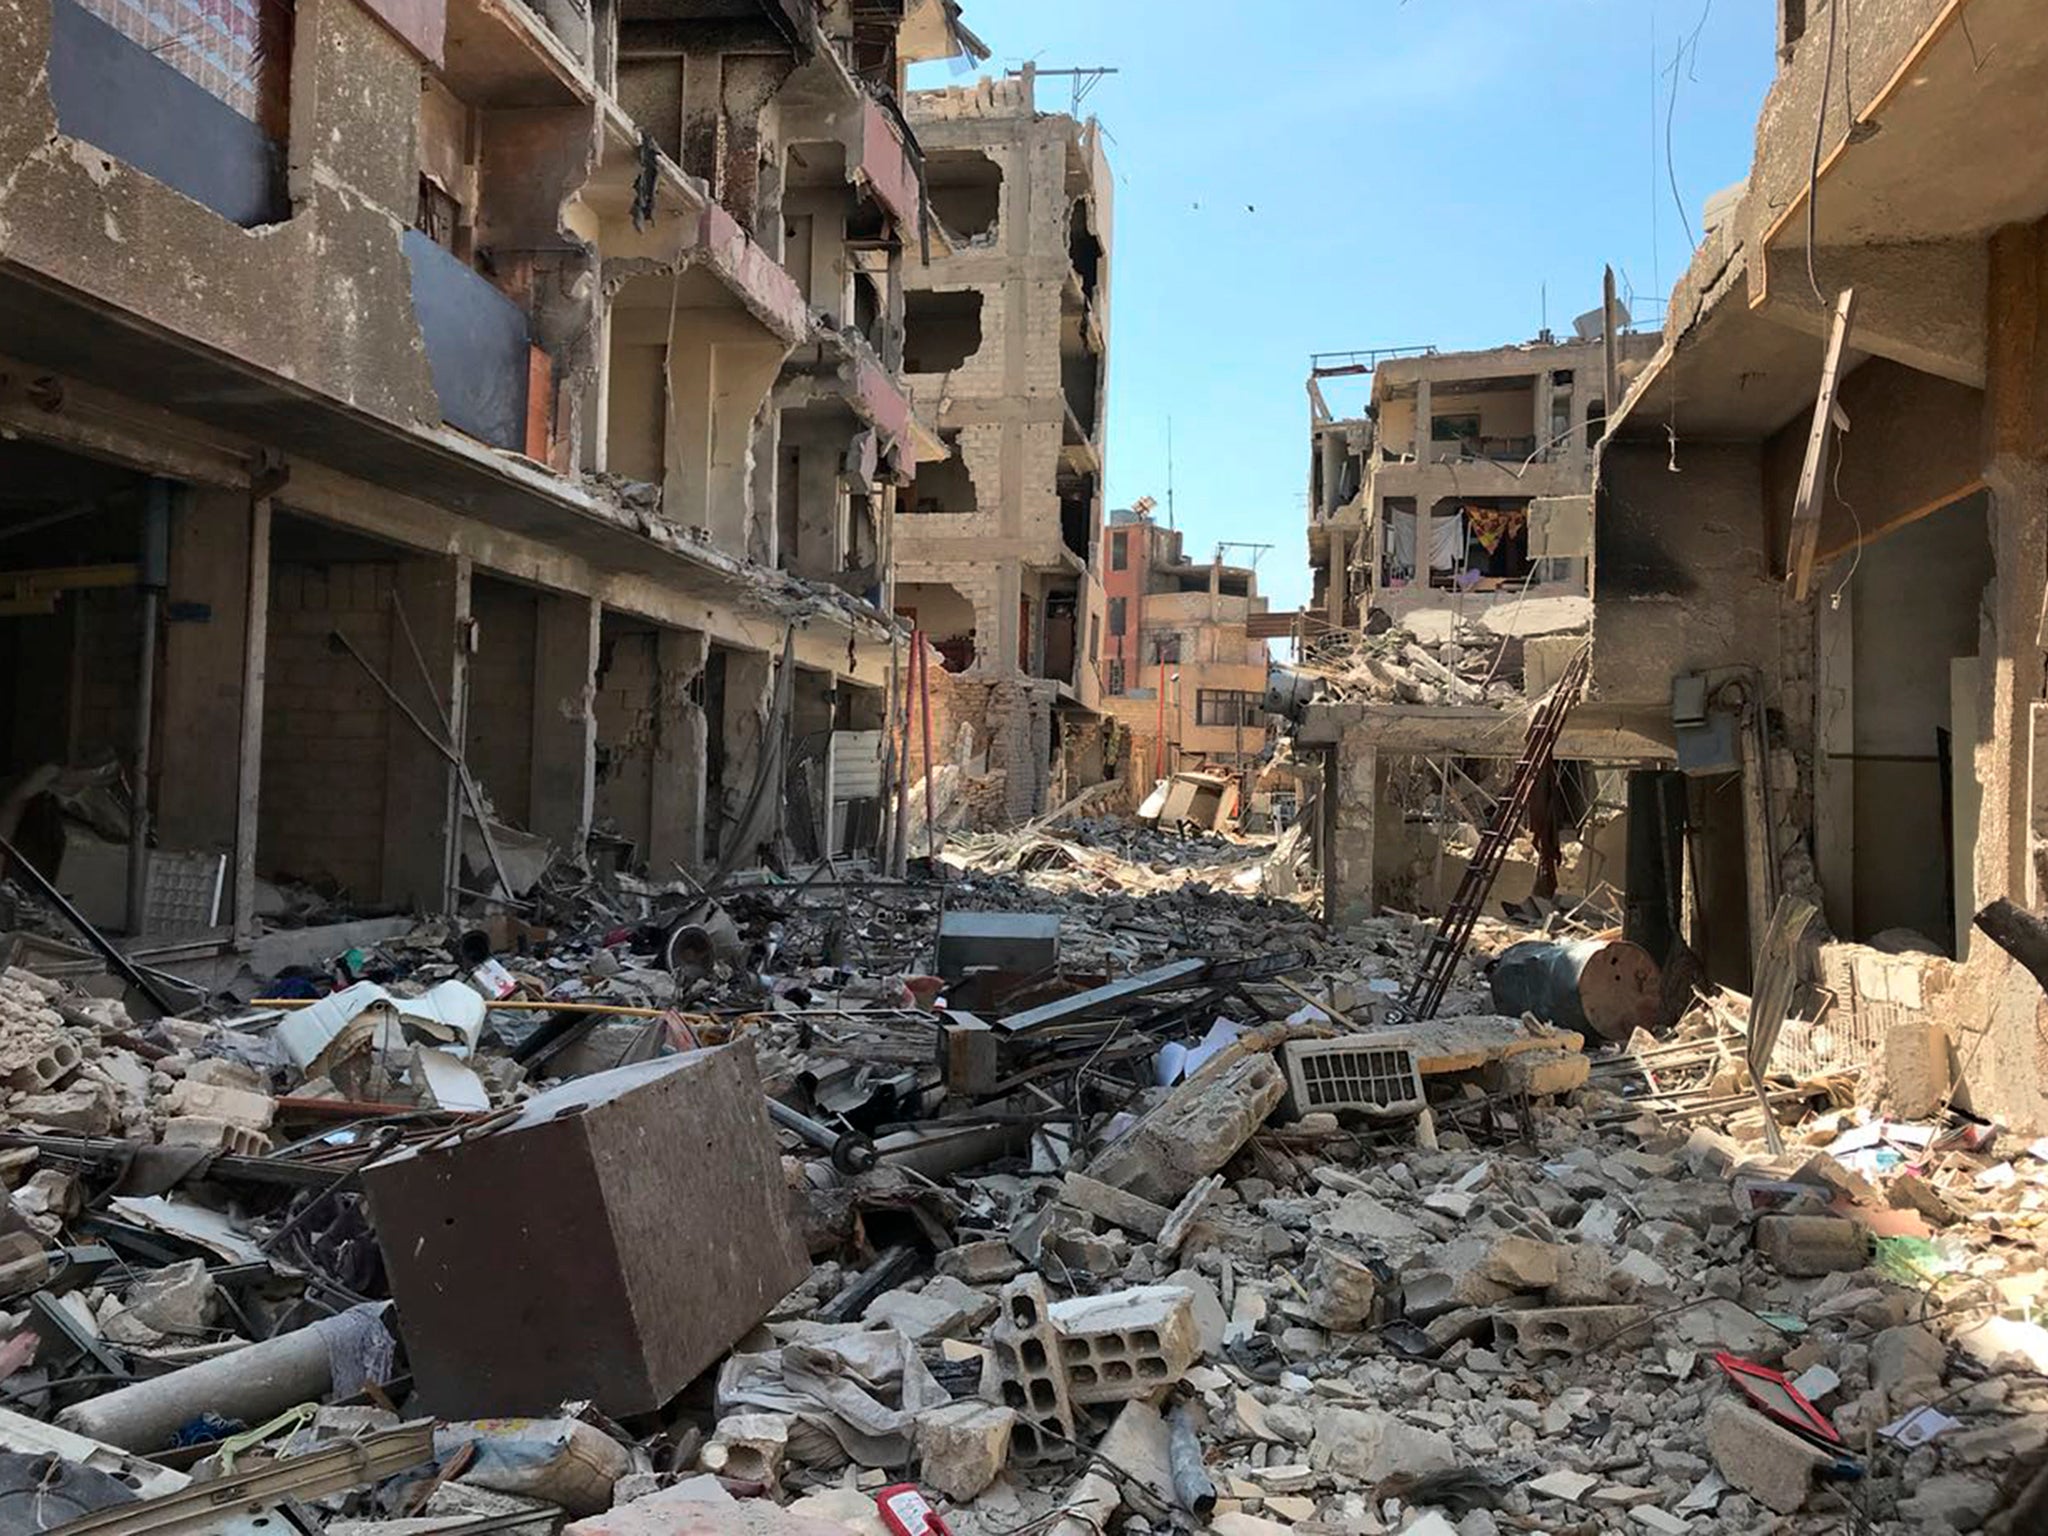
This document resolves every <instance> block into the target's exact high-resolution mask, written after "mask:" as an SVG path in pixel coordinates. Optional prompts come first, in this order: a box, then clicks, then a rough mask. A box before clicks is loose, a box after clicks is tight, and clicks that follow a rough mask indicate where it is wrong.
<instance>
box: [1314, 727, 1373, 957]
mask: <svg viewBox="0 0 2048 1536" xmlns="http://www.w3.org/2000/svg"><path fill="white" fill-rule="evenodd" d="M1378 801H1379V751H1378V749H1377V748H1375V747H1374V746H1373V745H1372V744H1371V741H1370V739H1369V738H1368V737H1367V736H1366V734H1365V732H1364V731H1363V730H1361V729H1359V728H1357V727H1353V728H1352V729H1349V730H1346V731H1345V732H1343V734H1342V735H1341V736H1340V737H1339V738H1338V742H1337V745H1336V746H1335V747H1334V748H1333V749H1331V752H1330V754H1329V757H1328V759H1327V760H1326V768H1325V772H1324V777H1323V818H1324V820H1323V825H1324V827H1325V829H1326V830H1325V849H1326V851H1327V854H1328V858H1327V860H1326V861H1325V863H1324V865H1323V915H1324V919H1325V921H1327V922H1329V923H1331V924H1333V925H1337V926H1343V925H1347V924H1350V923H1356V922H1359V921H1361V920H1363V919H1365V918H1368V917H1371V916H1372V915H1373V911H1374V907H1373V886H1372V880H1373V857H1374V851H1375V850H1374V833H1375V823H1376V822H1377V819H1378V810H1379V806H1378Z"/></svg>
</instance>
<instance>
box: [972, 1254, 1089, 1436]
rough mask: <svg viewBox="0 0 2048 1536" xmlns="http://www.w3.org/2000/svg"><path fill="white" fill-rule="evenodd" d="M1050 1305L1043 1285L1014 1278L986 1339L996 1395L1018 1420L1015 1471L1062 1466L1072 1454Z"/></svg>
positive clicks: (1031, 1278)
mask: <svg viewBox="0 0 2048 1536" xmlns="http://www.w3.org/2000/svg"><path fill="white" fill-rule="evenodd" d="M1050 1305H1051V1303H1050V1301H1049V1300H1048V1298H1047V1296H1046V1291H1045V1281H1044V1280H1042V1279H1041V1278H1039V1276H1037V1275H1035V1274H1029V1275H1019V1276H1018V1277H1017V1278H1016V1279H1015V1280H1012V1281H1011V1282H1010V1283H1009V1284H1008V1285H1006V1286H1004V1287H1003V1293H1002V1301H1001V1303H1000V1305H999V1307H998V1309H997V1312H996V1323H995V1327H994V1328H993V1329H992V1330H990V1334H989V1345H990V1347H991V1349H993V1351H994V1353H995V1364H996V1370H995V1383H994V1386H995V1390H996V1392H997V1394H998V1396H999V1397H1000V1399H1001V1401H1002V1403H1003V1405H1004V1406H1005V1407H1007V1408H1009V1409H1011V1410H1012V1411H1013V1412H1015V1414H1016V1415H1017V1422H1016V1424H1015V1426H1014V1427H1013V1428H1012V1430H1011V1436H1010V1459H1011V1460H1012V1461H1014V1462H1016V1463H1017V1464H1018V1465H1020V1466H1032V1465H1035V1464H1037V1463H1040V1462H1047V1461H1065V1460H1067V1459H1068V1458H1069V1457H1071V1456H1072V1455H1073V1454H1074V1447H1073V1444H1072V1442H1073V1439H1074V1405H1073V1399H1072V1398H1071V1397H1070V1396H1069V1395H1068V1392H1067V1373H1066V1369H1065V1367H1064V1365H1063V1364H1062V1363H1061V1360H1060V1339H1059V1334H1058V1332H1057V1331H1056V1330H1055V1329H1054V1328H1053V1325H1052V1318H1051V1316H1050V1310H1049V1309H1050Z"/></svg>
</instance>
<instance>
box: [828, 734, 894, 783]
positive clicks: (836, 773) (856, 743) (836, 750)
mask: <svg viewBox="0 0 2048 1536" xmlns="http://www.w3.org/2000/svg"><path fill="white" fill-rule="evenodd" d="M881 794H882V733H881V732H880V731H834V732H833V733H832V798H833V799H834V800H876V799H880V798H881Z"/></svg>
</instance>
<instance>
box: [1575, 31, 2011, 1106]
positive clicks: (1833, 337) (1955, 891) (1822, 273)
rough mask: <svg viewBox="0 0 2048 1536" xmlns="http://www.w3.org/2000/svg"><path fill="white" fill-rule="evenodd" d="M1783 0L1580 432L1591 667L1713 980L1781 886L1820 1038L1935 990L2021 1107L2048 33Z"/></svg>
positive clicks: (1986, 1096) (1861, 1043) (1954, 1040)
mask: <svg viewBox="0 0 2048 1536" xmlns="http://www.w3.org/2000/svg"><path fill="white" fill-rule="evenodd" d="M1779 9H1780V40H1781V45H1782V46H1781V63H1780V67H1779V69H1778V73H1777V78H1776V79H1775V81H1774V82H1773V84H1772V86H1771V90H1770V94H1769V96H1768V97H1767V99H1766V101H1765V103H1764V107H1763V112H1762V115H1761V118H1760V128H1759V132H1758V137H1757V149H1756V157H1755V161H1754V164H1753V165H1752V167H1751V170H1750V174H1749V178H1748V181H1747V184H1746V187H1745V188H1744V189H1743V192H1742V195H1741V198H1740V201H1739V202H1738V203H1736V204H1735V206H1734V207H1733V208H1732V210H1731V211H1730V212H1729V213H1728V214H1727V215H1726V216H1725V217H1724V218H1723V219H1722V220H1721V221H1720V222H1719V223H1718V224H1716V225H1715V226H1714V227H1712V228H1710V229H1708V230H1707V231H1706V232H1705V238H1704V241H1703V243H1702V245H1701V247H1700V250H1699V251H1698V253H1697V254H1696V256H1695V257H1694V259H1693V262H1692V265H1691V267H1690V268H1689V269H1688V271H1687V272H1686V273H1685V275H1684V276H1683V277H1682V278H1681V279H1680V280H1679V282H1678V284H1677V286H1676V287H1675V288H1674V289H1673V291H1672V295H1671V302H1670V306H1669V309H1668V312H1667V320H1666V323H1665V328H1664V337H1663V345H1662V348H1661V350H1660V351H1659V353H1658V355H1657V357H1656V358H1655V360H1654V361H1652V362H1651V364H1650V365H1649V366H1648V367H1647V368H1646V369H1645V370H1644V372H1643V374H1642V376H1641V377H1640V378H1639V379H1638V380H1637V381H1636V383H1635V385H1634V386H1633V388H1632V389H1631V390H1630V392H1629V394H1628V396H1627V398H1626V399H1625V400H1624V401H1622V402H1621V403H1620V406H1619V408H1618V409H1617V410H1616V412H1615V413H1614V418H1613V420H1612V422H1611V423H1610V433H1609V436H1608V438H1607V440H1606V442H1605V444H1604V447H1603V451H1602V453H1601V455H1600V464H1599V484H1598V492H1597V516H1596V525H1595V541H1596V552H1595V563H1596V566H1597V568H1598V570H1599V572H1600V575H1599V585H1598V603H1597V608H1596V614H1595V620H1594V626H1593V635H1594V650H1593V694H1594V698H1595V700H1596V701H1597V704H1598V708H1599V710H1600V712H1601V715H1602V716H1603V717H1608V718H1612V719H1614V720H1616V721H1617V722H1620V721H1627V722H1629V724H1628V725H1627V726H1626V728H1627V729H1630V730H1633V731H1636V732H1639V733H1640V734H1641V735H1642V736H1644V737H1645V738H1646V739H1648V740H1654V741H1655V742H1656V743H1657V744H1658V747H1659V751H1658V754H1657V755H1658V757H1659V759H1660V760H1661V763H1662V764H1664V765H1670V766H1675V767H1676V768H1677V769H1679V770H1682V771H1684V772H1685V773H1686V774H1687V775H1688V777H1687V778H1686V779H1685V780H1683V781H1682V784H1683V789H1684V792H1683V793H1681V794H1680V795H1679V796H1678V797H1677V801H1678V810H1677V811H1676V813H1675V814H1673V815H1672V816H1671V817H1670V819H1669V820H1668V821H1667V822H1666V823H1665V830H1664V832H1663V839H1664V841H1665V845H1666V846H1671V845H1675V843H1676V841H1677V840H1679V839H1682V840H1683V842H1684V843H1685V844H1686V845H1687V846H1688V847H1689V848H1690V849H1691V850H1692V853H1691V859H1692V861H1693V862H1692V865H1691V875H1690V882H1689V888H1690V890H1691V896H1690V898H1689V901H1688V903H1687V907H1686V910H1685V912H1684V914H1683V916H1684V928H1683V937H1684V938H1685V939H1686V940H1687V941H1688V942H1689V943H1690V945H1691V946H1692V948H1693V949H1694V950H1696V951H1697V952H1698V953H1699V954H1700V955H1701V956H1702V957H1703V959H1704V962H1705V967H1706V970H1707V973H1708V974H1709V975H1710V976H1712V977H1714V978H1716V979H1722V980H1727V981H1730V982H1732V983H1735V984H1740V983H1741V980H1742V978H1744V977H1745V976H1746V975H1747V974H1748V973H1749V970H1750V966H1751V962H1752V959H1753V957H1754V955H1755V954H1756V952H1757V947H1758V945H1759V944H1760V943H1761V942H1762V939H1763V935H1764V930H1765V927H1766V925H1767V922H1768V919H1769V917H1770V914H1771V912H1772V910H1773V906H1774V904H1775V903H1776V901H1777V900H1778V898H1779V896H1780V895H1782V894H1784V893H1787V892H1790V893H1794V894H1800V895H1805V896H1807V897H1808V898H1810V899H1812V900H1814V901H1816V902H1817V903H1818V904H1819V906H1820V907H1821V909H1822V912H1823V914H1824V918H1825V925H1824V926H1825V929H1826V930H1827V932H1828V934H1829V935H1831V937H1832V939H1833V941H1835V942H1832V943H1827V944H1823V945H1820V946H1818V947H1817V948H1815V949H1813V950H1812V952H1810V953H1808V954H1807V955H1806V957H1805V974H1806V975H1807V977H1808V978H1809V979H1810V980H1811V981H1813V982H1814V983H1815V984H1816V985H1817V986H1820V987H1823V988H1825V989H1827V990H1828V991H1829V992H1830V993H1831V994H1832V995H1833V997H1834V998H1835V1003H1834V1006H1833V1009H1832V1012H1831V1013H1830V1015H1829V1020H1828V1022H1829V1024H1830V1026H1831V1027H1832V1029H1833V1030H1834V1032H1835V1034H1836V1037H1837V1039H1838V1041H1839V1046H1840V1049H1841V1050H1842V1051H1843V1052H1844V1053H1845V1054H1860V1055H1867V1054H1869V1053H1872V1052H1874V1051H1882V1050H1883V1048H1884V1042H1885V1041H1886V1039H1887V1037H1888V1033H1889V1032H1890V1031H1892V1030H1895V1029H1898V1028H1900V1027H1902V1026H1905V1025H1910V1024H1914V1023H1919V1024H1922V1025H1924V1024H1926V1023H1927V1022H1929V1021H1933V1022H1937V1023H1939V1024H1941V1025H1943V1026H1945V1027H1946V1030H1947V1031H1948V1034H1949V1045H1950V1046H1951V1047H1952V1049H1953V1053H1954V1066H1955V1069H1956V1070H1957V1071H1958V1072H1959V1073H1960V1075H1961V1079H1962V1081H1963V1083H1964V1084H1965V1089H1964V1091H1965V1094H1966V1102H1968V1103H1970V1104H1971V1105H1973V1106H1974V1107H1975V1108H1977V1109H1978V1110H1979V1111H1980V1112H1982V1113H1986V1114H1994V1115H1999V1116H2004V1117H2010V1118H2014V1119H2017V1120H2018V1121H2020V1122H2022V1123H2027V1122H2038V1121H2039V1120H2040V1119H2041V1118H2042V1114H2043V1111H2044V1109H2048V1073H2044V1072H2043V1071H2042V1069H2041V1063H2042V1061H2043V1045H2044V1036H2043V1034H2042V1029H2041V1025H2040V1023H2039V1018H2038V1013H2039V1007H2040V997H2039V988H2038V986H2037V984H2036V983H2035V981H2034V980H2033V978H2032V977H2031V976H2029V975H2028V974H2027V972H2026V971H2024V970H2023V969H2021V968H2020V967H2019V966H2018V965H2016V964H2015V963H2014V961H2013V960H2012V958H2011V957H2009V956H2008V955H2007V954H2005V953H2004V952H2003V951H2002V950H2001V949H2000V948H1999V947H1998V946H1997V945H1995V944H1992V943H1990V942H1987V940H1986V938H1985V937H1984V935H1983V934H1982V933H1975V934H1973V933H1972V932H1971V927H1972V916H1973V914H1975V913H1977V912H1978V911H1979V910H1980V909H1981V908H1983V907H1984V906H1985V905H1986V904H1987V903H1989V902H1991V901H1993V900H1994V899H1995V898H2000V897H2005V898H2009V899H2010V900H2011V901H2012V902H2013V903H2015V904H2016V905H2017V906H2019V907H2022V908H2026V909H2029V910H2032V909H2036V908H2037V907H2038V906H2039V904H2040V902H2041V899H2042V893H2043V884H2042V878H2043V876H2042V869H2041V862H2040V854H2039V850H2040V848H2041V846H2042V837H2043V830H2044V827H2043V822H2042V809H2041V807H2042V806H2043V804H2044V803H2048V802H2044V790H2043V785H2044V779H2043V771H2044V768H2048V756H2044V753H2043V751H2042V747H2041V743H2042V741H2043V739H2044V738H2043V731H2042V724H2043V721H2044V719H2048V704H2044V703H2043V702H2042V701H2043V700H2044V699H2048V688H2044V682H2043V673H2042V663H2043V651H2042V645H2043V630H2042V617H2043V607H2042V599H2043V566H2042V556H2041V529H2042V527H2043V522H2044V517H2043V514H2044V510H2048V503H2044V498H2048V472H2044V461H2048V415H2044V408H2043V399H2044V394H2043V386H2044V382H2048V351H2044V341H2043V334H2042V331H2041V325H2040V319H2039V317H2040V315H2041V312H2042V306H2043V291H2044V290H2043V285H2044V281H2048V278H2044V273H2048V267H2044V264H2043V256H2042V253H2043V251H2044V249H2048V224H2044V223H2043V219H2044V216H2048V168H2044V166H2043V163H2042V159H2041V156H2040V155H2039V154H2038V153H2037V152H2035V151H2034V150H2033V149H2030V150H2029V152H2028V153H2027V154H2025V155H2023V156H2020V157H2017V158H2016V157H2014V156H2013V155H2012V154H2011V153H2010V145H2011V142H2012V141H2011V139H2010V138H2009V137H2008V132H2009V131H2018V132H2020V133H2021V135H2022V137H2023V138H2024V139H2025V141H2026V142H2027V143H2028V144H2029V145H2033V146H2038V143H2039V139H2038V134H2037V133H2036V131H2035V127H2036V126H2037V124H2038V109H2039V103H2040V101H2041V99H2042V95H2041V93H2042V91H2043V90H2044V88H2048V46H2044V39H2043V35H2042V31H2041V25H2040V21H2041V18H2040V14H2039V11H2038V9H2037V8H2035V7H2030V6H2025V5H2015V4H1990V5H1972V6H1969V7H1968V8H1967V9H1968V16H1967V19H1964V18H1961V17H1959V16H1958V15H1957V12H1959V11H1961V10H1962V9H1964V8H1963V7H1947V8H1936V7H1929V6H1926V5H1915V4H1908V3H1903V0H1891V3H1881V0H1857V3H1853V4H1847V5H1843V4H1836V5H1830V6H1828V7H1826V8H1825V9H1822V8H1819V7H1814V6H1809V5H1795V4H1793V3H1790V0H1786V3H1784V4H1782V5H1781V6H1780V8H1779ZM1848 32H1853V37H1854V48H1853V51H1850V50H1848V49H1845V48H1843V47H1842V46H1841V42H1840V38H1841V35H1842V34H1843V33H1848ZM1831 57H1832V58H1833V65H1832V69H1831V68H1830V63H1829V60H1830V58H1831ZM1988 59H1993V60H1995V62H1996V65H1997V69H1996V72H1995V73H1994V72H1993V71H1992V70H1991V69H1989V68H1987V67H1986V61H1987V60H1988ZM2020 123H2026V124H2028V125H2029V126H2028V127H2026V128H2024V129H2019V128H2017V125H2018V124H2020ZM1816 144H1818V146H1819V150H1818V156H1817V157H1816V150H1815V146H1816ZM1733 784H1739V787H1740V793H1739V794H1737V793H1728V792H1717V786H1723V785H1733ZM1657 845H1658V841H1657V840H1655V839H1653V841H1652V844H1651V846H1653V847H1655V846H1657ZM1661 899H1662V898H1653V900H1661ZM1631 900H1632V904H1633V902H1634V897H1633V895H1632V898H1631ZM1942 1054H1943V1056H1944V1057H1946V1054H1947V1051H1946V1050H1944V1052H1943V1053H1942ZM1939 1067H1940V1070H1941V1072H1942V1073H1943V1074H1945V1073H1946V1072H1947V1071H1948V1069H1949V1063H1948V1062H1947V1061H1946V1060H1943V1061H1942V1062H1940V1063H1939Z"/></svg>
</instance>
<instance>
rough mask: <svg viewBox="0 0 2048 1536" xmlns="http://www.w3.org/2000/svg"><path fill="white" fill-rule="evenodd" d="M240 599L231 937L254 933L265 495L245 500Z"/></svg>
mask: <svg viewBox="0 0 2048 1536" xmlns="http://www.w3.org/2000/svg"><path fill="white" fill-rule="evenodd" d="M246 515H247V527H248V530H249V538H248V548H249V564H248V580H247V583H246V585H245V586H244V588H243V591H242V594H241V602H242V717H241V723H240V734H239V737H238V739H237V751H238V758H237V761H236V764H235V885H234V895H235V941H236V942H237V943H238V944H247V943H249V942H250V941H252V940H253V939H254V938H255V937H256V827H257V815H256V813H257V796H258V792H259V788H260V785H261V781H262V777H263V678H264V664H265V661H264V658H265V655H266V653H267V651H268V647H269V635H270V498H269V497H268V496H251V497H250V498H249V502H248V510H247V514H246Z"/></svg>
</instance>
